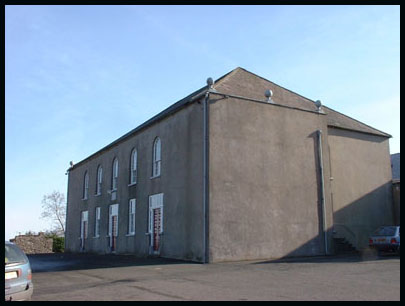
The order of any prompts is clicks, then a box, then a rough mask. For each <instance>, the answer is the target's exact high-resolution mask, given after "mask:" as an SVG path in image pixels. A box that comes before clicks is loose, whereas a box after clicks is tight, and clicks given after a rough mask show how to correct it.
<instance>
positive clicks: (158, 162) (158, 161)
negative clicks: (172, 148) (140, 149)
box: [151, 137, 162, 178]
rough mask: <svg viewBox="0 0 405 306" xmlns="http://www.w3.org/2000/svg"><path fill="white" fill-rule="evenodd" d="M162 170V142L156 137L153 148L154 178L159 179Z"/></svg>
mask: <svg viewBox="0 0 405 306" xmlns="http://www.w3.org/2000/svg"><path fill="white" fill-rule="evenodd" d="M161 168H162V141H161V140H160V138H159V137H156V138H155V140H154V141H153V147H152V177H151V178H155V177H159V176H160V175H161Z"/></svg>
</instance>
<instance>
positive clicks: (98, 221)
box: [94, 206, 101, 238]
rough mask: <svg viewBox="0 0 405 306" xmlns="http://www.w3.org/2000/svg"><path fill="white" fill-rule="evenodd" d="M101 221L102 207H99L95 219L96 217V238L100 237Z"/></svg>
mask: <svg viewBox="0 0 405 306" xmlns="http://www.w3.org/2000/svg"><path fill="white" fill-rule="evenodd" d="M100 220H101V207H100V206H97V207H96V209H95V217H94V238H99V237H100Z"/></svg>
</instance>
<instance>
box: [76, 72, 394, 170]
mask: <svg viewBox="0 0 405 306" xmlns="http://www.w3.org/2000/svg"><path fill="white" fill-rule="evenodd" d="M214 88H215V89H216V90H217V91H218V92H220V93H224V94H230V95H236V96H241V97H246V98H250V99H253V100H260V101H263V102H264V101H265V97H264V92H265V90H267V89H271V90H272V91H273V97H272V99H273V100H274V102H275V103H279V104H281V105H285V106H290V107H294V108H299V109H303V110H307V111H317V108H316V106H315V104H314V101H313V100H310V99H308V98H305V97H303V96H301V95H299V94H297V93H295V92H293V91H291V90H288V89H286V88H284V87H281V86H280V85H277V84H275V83H273V82H271V81H269V80H267V79H265V78H263V77H261V76H258V75H256V74H254V73H252V72H250V71H247V70H245V69H243V68H240V67H237V68H235V69H234V70H232V71H230V72H228V73H227V74H225V75H223V76H222V77H220V78H218V79H217V80H216V81H215V84H214ZM207 89H208V87H207V86H204V87H201V88H200V89H198V90H196V91H195V92H193V93H191V94H190V95H188V96H187V97H185V98H183V99H181V100H179V101H177V102H176V103H174V104H172V105H171V106H169V107H168V108H166V109H165V110H163V111H161V112H160V113H158V114H157V115H155V116H154V117H152V118H151V119H149V120H147V121H145V122H144V123H142V124H141V125H139V126H138V127H136V128H134V129H133V130H131V131H129V132H128V133H126V134H124V135H123V136H121V137H120V138H118V139H117V140H115V141H113V142H112V143H110V144H109V145H107V146H105V147H104V148H102V149H100V150H99V151H97V152H95V153H94V154H92V155H90V156H88V157H87V158H85V159H84V160H82V161H80V162H79V163H77V164H75V165H74V166H73V167H72V168H74V167H76V166H78V165H79V164H82V163H83V162H84V161H86V160H88V159H90V158H92V157H95V156H96V155H99V154H100V153H102V152H104V151H106V150H108V149H109V148H111V147H113V146H115V145H117V144H118V143H120V142H122V141H124V140H125V139H127V138H128V137H130V136H131V135H133V134H135V133H136V132H138V131H140V130H142V129H144V128H146V127H148V126H149V125H151V124H153V123H156V122H157V121H159V120H162V119H163V118H165V117H166V116H169V115H171V114H173V113H175V112H177V111H178V110H180V109H181V108H182V107H184V106H185V105H187V104H189V103H192V102H194V101H196V97H198V96H199V95H201V94H203V93H204V92H206V91H207ZM323 110H324V112H325V113H326V114H327V120H328V125H329V126H332V127H337V128H344V129H349V130H354V131H358V132H363V133H369V134H374V135H378V136H384V137H391V135H389V134H387V133H384V132H381V131H379V130H377V129H375V128H372V127H370V126H368V125H366V124H364V123H362V122H360V121H357V120H355V119H353V118H350V117H348V116H346V115H343V114H341V113H339V112H337V111H335V110H333V109H331V108H329V107H326V106H323ZM72 168H70V169H72Z"/></svg>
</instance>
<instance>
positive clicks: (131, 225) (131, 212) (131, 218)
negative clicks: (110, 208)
mask: <svg viewBox="0 0 405 306" xmlns="http://www.w3.org/2000/svg"><path fill="white" fill-rule="evenodd" d="M135 207H136V200H135V199H131V200H129V207H128V235H135Z"/></svg>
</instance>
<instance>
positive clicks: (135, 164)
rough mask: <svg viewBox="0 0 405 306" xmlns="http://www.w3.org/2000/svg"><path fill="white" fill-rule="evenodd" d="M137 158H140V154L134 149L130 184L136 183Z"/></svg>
mask: <svg viewBox="0 0 405 306" xmlns="http://www.w3.org/2000/svg"><path fill="white" fill-rule="evenodd" d="M137 156H138V153H137V152H136V149H133V150H132V152H131V167H130V171H131V174H130V175H131V177H130V184H135V183H136V168H137Z"/></svg>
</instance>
